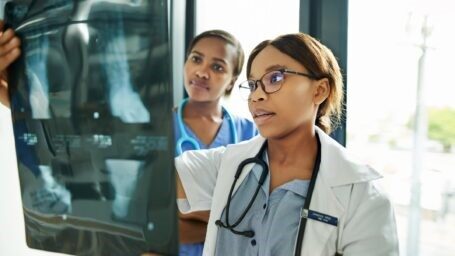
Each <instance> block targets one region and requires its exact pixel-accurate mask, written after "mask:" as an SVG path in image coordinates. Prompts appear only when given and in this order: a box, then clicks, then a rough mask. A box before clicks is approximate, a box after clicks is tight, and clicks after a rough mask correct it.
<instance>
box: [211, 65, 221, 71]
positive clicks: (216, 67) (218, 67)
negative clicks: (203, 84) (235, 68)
mask: <svg viewBox="0 0 455 256" xmlns="http://www.w3.org/2000/svg"><path fill="white" fill-rule="evenodd" d="M212 68H213V70H215V71H218V72H223V71H224V67H223V66H221V65H219V64H213V66H212Z"/></svg>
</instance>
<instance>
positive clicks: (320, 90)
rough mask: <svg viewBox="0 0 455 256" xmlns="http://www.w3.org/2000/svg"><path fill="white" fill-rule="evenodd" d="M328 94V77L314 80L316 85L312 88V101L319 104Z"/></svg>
mask: <svg viewBox="0 0 455 256" xmlns="http://www.w3.org/2000/svg"><path fill="white" fill-rule="evenodd" d="M329 94H330V84H329V79H327V78H322V79H320V80H317V81H316V86H315V90H314V97H313V100H314V103H315V104H317V105H320V104H321V103H322V102H324V101H325V99H327V97H329Z"/></svg>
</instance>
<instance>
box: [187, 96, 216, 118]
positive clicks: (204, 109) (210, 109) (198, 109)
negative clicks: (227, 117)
mask: <svg viewBox="0 0 455 256" xmlns="http://www.w3.org/2000/svg"><path fill="white" fill-rule="evenodd" d="M222 115H223V113H222V106H221V102H220V100H216V101H205V102H200V101H193V100H191V99H190V100H188V102H187V103H186V105H185V107H184V109H183V117H184V118H201V117H202V118H208V119H219V118H222Z"/></svg>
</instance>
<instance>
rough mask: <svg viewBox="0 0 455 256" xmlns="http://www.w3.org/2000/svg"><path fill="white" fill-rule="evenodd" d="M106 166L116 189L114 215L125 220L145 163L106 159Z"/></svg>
mask: <svg viewBox="0 0 455 256" xmlns="http://www.w3.org/2000/svg"><path fill="white" fill-rule="evenodd" d="M106 166H107V169H108V171H109V173H110V179H111V182H112V185H113V186H114V189H115V199H114V202H113V203H112V213H113V214H114V216H115V217H117V218H124V217H126V216H127V214H128V208H129V205H130V203H131V200H132V197H133V193H134V192H135V189H136V183H137V181H138V177H139V176H140V171H141V170H142V166H143V161H136V160H125V159H106Z"/></svg>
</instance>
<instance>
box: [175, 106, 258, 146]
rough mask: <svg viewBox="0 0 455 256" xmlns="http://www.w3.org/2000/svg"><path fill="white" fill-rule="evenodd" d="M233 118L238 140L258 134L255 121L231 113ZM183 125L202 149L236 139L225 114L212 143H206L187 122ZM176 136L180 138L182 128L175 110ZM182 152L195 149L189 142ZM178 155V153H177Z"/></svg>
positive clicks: (226, 143) (228, 142)
mask: <svg viewBox="0 0 455 256" xmlns="http://www.w3.org/2000/svg"><path fill="white" fill-rule="evenodd" d="M231 116H232V118H233V119H234V124H235V128H236V131H237V136H238V138H237V141H239V142H240V141H244V140H249V139H251V138H253V137H254V136H256V135H257V134H258V131H257V129H256V126H255V125H254V123H253V122H252V121H251V120H249V119H247V118H243V117H239V116H235V115H233V114H232V113H231ZM183 127H184V129H185V131H186V133H187V134H188V135H189V136H190V137H192V138H193V139H195V140H196V141H197V142H198V144H199V147H200V148H201V149H209V148H216V147H220V146H226V145H228V144H232V143H233V141H234V139H233V138H231V134H232V132H231V131H230V125H229V121H228V120H227V118H226V117H224V116H223V122H222V124H221V127H220V129H219V130H218V133H217V134H216V136H215V139H214V140H213V141H212V143H211V144H209V145H206V144H204V143H203V142H202V141H201V140H200V139H199V138H198V137H196V135H195V134H194V132H193V131H192V130H191V129H190V128H189V127H188V126H187V125H186V124H185V123H183ZM174 136H175V141H177V140H178V139H179V138H180V130H179V127H178V124H177V113H176V112H175V111H174ZM182 147H183V149H182V152H185V151H187V150H194V148H192V147H191V145H189V144H188V143H185V144H184V145H183V146H182ZM176 155H177V153H176Z"/></svg>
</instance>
